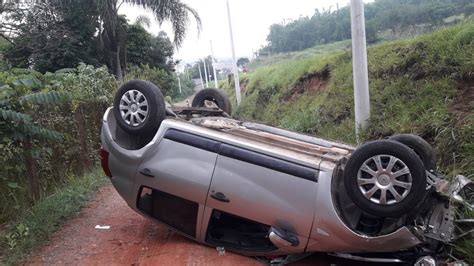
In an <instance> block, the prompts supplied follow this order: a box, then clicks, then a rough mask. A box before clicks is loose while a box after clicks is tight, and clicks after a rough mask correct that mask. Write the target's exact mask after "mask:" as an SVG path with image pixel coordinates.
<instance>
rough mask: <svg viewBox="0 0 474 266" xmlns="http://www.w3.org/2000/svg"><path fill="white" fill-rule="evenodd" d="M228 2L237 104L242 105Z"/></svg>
mask: <svg viewBox="0 0 474 266" xmlns="http://www.w3.org/2000/svg"><path fill="white" fill-rule="evenodd" d="M226 2H227V18H228V20H229V33H230V46H231V48H232V70H233V72H234V84H235V97H236V98H237V105H240V101H241V98H242V97H241V95H240V80H239V71H238V69H237V63H236V62H235V48H234V35H233V33H232V21H231V19H230V8H229V0H227V1H226Z"/></svg>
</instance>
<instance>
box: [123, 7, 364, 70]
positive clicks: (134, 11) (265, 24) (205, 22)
mask: <svg viewBox="0 0 474 266" xmlns="http://www.w3.org/2000/svg"><path fill="white" fill-rule="evenodd" d="M182 1H183V2H185V3H186V4H188V5H189V6H190V7H192V8H194V9H195V10H197V12H198V13H199V16H200V17H201V20H202V30H201V32H200V34H199V35H198V33H197V30H196V23H195V22H194V21H193V20H191V24H190V25H189V32H188V34H187V36H186V39H185V41H184V43H183V45H182V46H181V47H180V48H179V49H178V50H177V51H175V55H174V58H175V59H181V60H183V61H185V62H193V61H196V60H197V59H199V58H202V57H205V56H207V55H210V54H211V48H210V41H211V40H212V45H213V51H214V56H215V57H216V58H231V57H232V50H231V45H230V35H229V24H228V20H227V8H226V0H201V1H198V0H182ZM228 1H229V5H230V10H231V19H232V28H233V33H234V44H235V53H236V57H237V58H239V57H249V58H251V57H252V55H253V52H255V51H257V50H258V49H259V48H261V47H262V46H263V45H265V44H266V41H265V39H266V37H267V35H268V33H269V28H270V25H272V24H274V23H280V22H282V21H283V20H284V19H297V18H299V17H300V16H311V15H312V14H314V10H315V9H316V8H318V9H320V10H322V9H323V8H326V9H328V8H330V7H331V8H332V9H336V7H337V6H338V5H339V7H344V6H346V5H348V3H349V2H350V0H292V1H288V0H228ZM365 2H367V1H365ZM369 2H371V1H369ZM119 13H121V14H125V15H126V16H127V18H128V19H129V20H130V22H132V23H133V22H134V21H135V19H136V17H137V16H139V15H145V16H147V17H149V18H150V19H151V20H153V15H152V13H150V12H146V11H144V10H143V9H141V8H139V7H136V6H130V5H125V4H124V5H123V6H122V7H121V8H120V9H119ZM147 30H148V31H149V32H150V33H152V34H154V35H156V34H158V32H159V31H160V30H164V31H165V32H167V33H168V36H170V38H171V39H172V36H173V35H172V30H171V27H170V25H169V24H168V23H164V24H163V25H162V26H161V27H160V26H159V25H158V24H157V23H156V22H154V21H153V23H152V26H151V27H150V28H148V29H147Z"/></svg>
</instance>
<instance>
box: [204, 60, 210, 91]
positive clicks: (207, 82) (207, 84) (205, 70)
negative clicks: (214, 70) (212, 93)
mask: <svg viewBox="0 0 474 266" xmlns="http://www.w3.org/2000/svg"><path fill="white" fill-rule="evenodd" d="M204 75H206V88H209V79H208V77H209V76H208V75H207V66H206V58H204Z"/></svg>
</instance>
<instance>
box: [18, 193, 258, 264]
mask: <svg viewBox="0 0 474 266" xmlns="http://www.w3.org/2000/svg"><path fill="white" fill-rule="evenodd" d="M96 225H109V226H110V229H109V230H100V229H95V226H96ZM27 264H29V265H261V264H260V263H259V262H258V261H256V260H254V259H252V258H247V257H243V256H240V255H237V254H233V253H230V252H226V254H225V255H224V256H219V255H218V253H217V251H216V249H214V248H211V247H207V246H204V245H199V244H197V243H195V242H193V241H191V240H188V239H186V238H184V237H182V236H180V235H178V234H176V233H174V232H171V231H170V230H168V229H167V228H166V227H164V226H162V225H159V224H157V223H155V222H152V221H151V220H149V219H147V218H145V217H142V216H141V215H139V214H137V213H135V212H134V211H132V209H130V208H129V207H128V206H127V204H126V203H125V202H124V201H123V200H122V198H120V196H119V195H118V194H117V192H116V191H115V189H114V188H113V187H112V186H111V185H108V186H105V187H103V188H101V189H100V190H99V192H98V193H97V195H96V196H95V198H94V199H93V200H92V201H90V202H89V204H88V205H87V206H86V207H85V208H83V209H82V211H81V212H80V213H79V214H78V215H77V216H76V217H74V218H72V219H71V220H70V221H68V222H67V223H65V224H64V225H63V226H62V227H61V228H60V229H59V230H58V231H57V232H56V233H55V234H54V235H53V236H52V237H51V239H50V241H49V244H48V245H46V246H44V247H43V248H41V249H40V250H38V251H36V252H35V253H34V254H33V257H32V258H31V259H30V260H29V262H27Z"/></svg>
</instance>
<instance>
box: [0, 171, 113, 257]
mask: <svg viewBox="0 0 474 266" xmlns="http://www.w3.org/2000/svg"><path fill="white" fill-rule="evenodd" d="M105 181H107V179H106V178H105V177H104V175H103V174H102V170H101V169H100V170H93V171H92V172H91V173H88V174H86V175H84V176H65V177H64V178H63V181H62V182H63V185H62V186H60V187H58V188H56V189H55V190H54V192H53V193H52V194H51V195H49V196H48V197H44V198H42V199H41V200H40V201H38V202H37V203H36V204H35V205H34V206H33V207H32V208H31V209H29V210H28V211H26V210H25V211H22V212H19V211H18V212H19V213H20V215H18V217H17V219H16V222H15V223H14V224H12V225H11V226H10V227H8V228H7V229H6V230H2V231H0V264H2V265H3V264H7V265H9V264H15V263H17V262H18V261H19V260H21V259H23V258H24V257H25V254H27V252H28V251H30V250H32V249H34V248H35V247H38V246H40V245H42V244H44V243H45V242H46V241H47V240H48V236H49V235H50V234H51V233H53V232H54V231H55V230H56V228H58V226H59V225H61V224H62V223H63V222H64V221H65V219H64V218H65V217H69V216H71V215H73V214H75V213H77V211H79V209H80V208H81V207H82V206H83V205H84V204H85V203H86V202H87V200H88V199H89V198H90V196H91V195H92V194H93V193H92V191H95V190H96V189H97V188H99V187H100V186H101V185H102V184H104V182H105Z"/></svg>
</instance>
